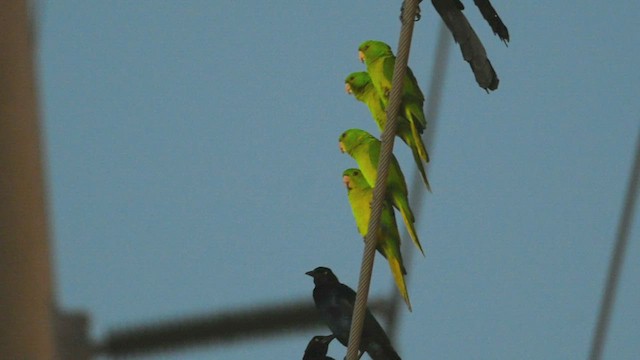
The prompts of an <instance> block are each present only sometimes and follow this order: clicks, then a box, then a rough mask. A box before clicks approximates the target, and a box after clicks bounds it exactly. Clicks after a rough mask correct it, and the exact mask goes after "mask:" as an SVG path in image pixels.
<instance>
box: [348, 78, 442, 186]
mask: <svg viewBox="0 0 640 360" xmlns="http://www.w3.org/2000/svg"><path fill="white" fill-rule="evenodd" d="M344 82H345V91H346V92H347V93H348V94H352V95H353V96H354V97H355V98H356V99H358V100H360V101H362V102H363V103H365V104H366V105H367V107H368V108H369V111H370V112H371V116H372V117H373V119H374V120H375V122H376V124H378V128H380V131H384V127H385V125H386V124H387V113H386V112H385V109H384V105H383V104H382V101H381V100H380V96H379V95H378V92H377V91H376V89H375V88H374V87H373V83H372V82H371V77H370V76H369V73H367V72H366V71H361V72H354V73H351V74H349V76H347V78H346V79H345V81H344ZM397 121H398V126H397V130H396V135H398V137H399V138H400V139H402V141H404V143H405V144H407V145H408V146H409V148H410V149H411V153H412V154H413V160H414V161H415V163H416V165H417V166H418V170H419V171H420V175H421V176H422V181H424V184H425V186H426V187H427V189H429V191H431V186H430V185H429V180H427V173H426V172H425V170H424V165H423V164H422V159H421V158H420V153H424V154H427V158H426V159H424V161H425V162H429V154H428V153H427V149H426V148H425V146H424V143H423V142H422V137H418V141H417V142H416V139H415V138H414V137H413V134H412V132H411V124H410V123H409V121H408V120H407V119H405V118H404V117H402V116H399V117H398V120H397Z"/></svg>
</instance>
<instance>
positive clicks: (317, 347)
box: [302, 335, 336, 360]
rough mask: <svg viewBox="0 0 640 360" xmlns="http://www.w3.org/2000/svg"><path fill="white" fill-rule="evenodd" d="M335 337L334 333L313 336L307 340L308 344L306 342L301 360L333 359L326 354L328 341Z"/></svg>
mask: <svg viewBox="0 0 640 360" xmlns="http://www.w3.org/2000/svg"><path fill="white" fill-rule="evenodd" d="M335 338H336V337H335V335H326V336H321V335H317V336H314V337H313V338H311V340H310V341H309V344H307V348H306V349H305V350H304V356H303V357H302V360H335V359H334V358H332V357H328V356H327V350H329V343H330V342H331V341H332V340H333V339H335Z"/></svg>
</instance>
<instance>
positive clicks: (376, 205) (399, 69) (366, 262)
mask: <svg viewBox="0 0 640 360" xmlns="http://www.w3.org/2000/svg"><path fill="white" fill-rule="evenodd" d="M405 5H406V7H405V9H404V10H405V11H404V14H403V15H404V18H403V19H402V26H401V28H400V40H399V44H398V52H397V55H396V63H395V67H394V68H393V79H392V82H391V94H390V95H389V106H388V107H387V124H386V126H385V128H384V130H383V131H382V136H381V141H382V149H381V150H380V162H379V163H378V177H377V180H376V184H375V186H374V188H373V201H372V203H371V218H370V220H369V229H368V233H367V236H366V239H365V247H364V253H363V255H362V265H361V267H360V279H359V281H358V292H357V293H356V301H355V307H354V310H353V317H352V321H351V330H350V332H349V346H348V347H347V360H357V359H358V349H359V348H360V337H361V335H362V325H363V323H364V315H365V313H366V309H367V298H368V296H369V285H370V284H371V272H372V270H373V259H374V256H375V253H376V245H377V242H378V239H377V236H376V235H377V233H378V232H377V231H376V230H377V229H378V228H379V227H380V215H381V214H382V204H383V200H384V198H385V192H386V185H387V174H388V172H389V163H390V162H391V158H392V155H393V140H394V138H395V134H396V117H397V114H398V111H399V110H400V102H401V98H402V90H403V88H402V82H403V80H404V76H405V73H406V70H407V63H408V60H409V50H410V48H411V37H412V35H413V23H414V18H415V15H416V11H417V9H418V1H417V0H405Z"/></svg>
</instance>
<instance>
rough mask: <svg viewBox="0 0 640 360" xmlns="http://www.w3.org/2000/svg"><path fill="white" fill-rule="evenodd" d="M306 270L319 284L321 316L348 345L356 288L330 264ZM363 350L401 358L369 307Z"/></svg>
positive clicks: (316, 296)
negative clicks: (327, 266)
mask: <svg viewBox="0 0 640 360" xmlns="http://www.w3.org/2000/svg"><path fill="white" fill-rule="evenodd" d="M306 274H307V275H309V276H311V277H313V283H314V284H315V285H316V287H315V288H314V289H313V301H314V302H315V303H316V308H317V309H318V311H319V312H320V317H321V318H322V319H323V320H324V322H325V323H326V324H327V326H329V329H331V331H332V332H333V335H335V337H336V338H337V339H338V341H340V343H342V345H344V346H347V343H348V341H349V330H350V329H351V317H352V316H353V308H354V306H355V301H356V293H355V291H353V290H352V289H351V288H350V287H348V286H347V285H344V284H341V283H340V282H339V281H338V278H337V277H336V276H335V275H334V274H333V272H332V271H331V269H329V268H326V267H322V266H320V267H317V268H315V269H313V270H312V271H308V272H307V273H306ZM360 350H361V351H364V352H367V353H368V354H369V356H371V358H372V359H373V360H401V359H400V356H398V354H397V353H396V351H395V350H394V349H393V346H391V342H390V341H389V337H387V334H386V333H385V332H384V330H383V329H382V326H380V324H379V323H378V321H376V319H375V318H374V317H373V314H371V312H370V311H369V309H367V312H366V315H365V318H364V324H363V327H362V338H361V340H360Z"/></svg>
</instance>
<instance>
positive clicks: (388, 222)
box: [342, 169, 411, 311]
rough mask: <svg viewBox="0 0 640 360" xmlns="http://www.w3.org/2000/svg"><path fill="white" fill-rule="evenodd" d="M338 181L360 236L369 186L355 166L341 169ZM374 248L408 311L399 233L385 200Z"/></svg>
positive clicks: (366, 218)
mask: <svg viewBox="0 0 640 360" xmlns="http://www.w3.org/2000/svg"><path fill="white" fill-rule="evenodd" d="M342 181H343V182H344V184H345V186H346V187H347V194H348V197H349V203H350V204H351V210H352V211H353V217H354V218H355V219H356V225H357V226H358V232H360V234H361V235H362V237H366V236H367V233H368V230H369V218H371V202H372V201H373V189H372V188H371V186H369V183H368V182H367V180H366V179H365V178H364V176H363V175H362V172H361V171H360V170H358V169H347V170H345V171H344V172H343V173H342ZM377 242H378V244H377V246H376V249H377V250H378V252H379V253H380V254H382V256H384V257H385V258H386V259H387V261H388V262H389V268H390V269H391V274H392V275H393V278H394V280H395V282H396V285H397V286H398V290H399V291H400V295H402V298H404V301H405V302H406V303H407V306H408V307H409V311H411V302H410V301H409V293H408V292H407V284H406V283H405V280H404V275H405V274H406V273H407V271H406V270H405V268H404V264H403V262H402V254H401V253H400V234H399V233H398V225H397V224H396V217H395V215H394V213H393V208H392V207H391V206H390V205H389V203H388V202H387V201H385V202H384V204H383V209H382V215H381V217H380V228H379V231H378V235H377Z"/></svg>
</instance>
